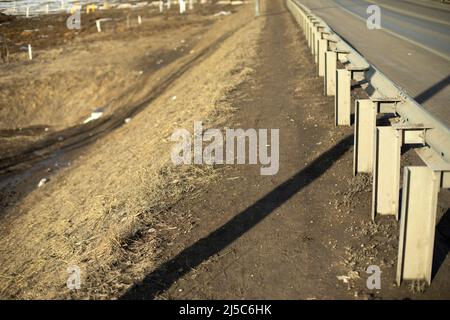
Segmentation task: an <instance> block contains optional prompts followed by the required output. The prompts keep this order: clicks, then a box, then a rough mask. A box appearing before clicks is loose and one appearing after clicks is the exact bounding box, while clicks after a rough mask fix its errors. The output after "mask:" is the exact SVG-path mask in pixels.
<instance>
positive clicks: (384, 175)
mask: <svg viewBox="0 0 450 320" xmlns="http://www.w3.org/2000/svg"><path fill="white" fill-rule="evenodd" d="M401 139H402V137H401V135H400V133H399V131H398V130H396V129H395V128H394V127H391V126H387V127H377V128H376V134H375V149H374V167H373V192H372V220H374V219H375V215H376V214H381V215H390V214H393V215H397V214H398V190H399V187H400V186H399V183H400V148H401V145H402V141H401Z"/></svg>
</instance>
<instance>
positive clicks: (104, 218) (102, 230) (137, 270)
mask: <svg viewBox="0 0 450 320" xmlns="http://www.w3.org/2000/svg"><path fill="white" fill-rule="evenodd" d="M251 9H252V8H245V9H243V10H241V12H239V13H237V14H235V15H233V16H231V17H230V19H228V20H226V22H225V21H224V23H222V24H219V25H217V26H216V28H215V30H213V31H212V32H214V33H216V34H225V33H226V32H228V31H230V30H231V29H232V28H235V27H236V26H239V25H241V26H244V24H247V23H249V22H250V21H251V22H250V23H249V24H248V25H247V26H245V27H244V28H243V29H241V30H240V31H239V32H238V33H236V34H234V35H233V36H232V37H231V38H229V39H227V40H226V41H224V42H223V44H222V45H221V46H220V48H219V49H218V50H217V51H216V52H214V53H213V54H212V55H211V56H210V57H208V58H207V59H206V60H204V61H203V62H202V63H201V64H200V65H198V66H197V67H195V68H194V69H192V70H191V71H190V72H188V73H187V74H185V75H184V76H182V77H181V78H180V79H178V80H177V81H176V83H175V84H174V85H173V86H172V88H170V90H167V91H166V92H165V93H164V94H162V95H161V96H160V97H159V98H158V99H157V100H156V101H154V102H153V103H152V104H151V105H149V106H148V107H147V108H146V109H145V110H144V111H142V112H141V113H140V114H138V115H137V116H136V117H135V118H133V119H132V120H131V122H130V123H129V124H127V125H125V126H123V127H121V128H120V129H118V130H116V131H115V132H113V133H111V134H110V135H108V136H107V137H105V138H104V139H103V140H101V141H99V142H97V143H96V144H94V145H93V146H92V147H91V148H89V150H88V151H87V153H86V154H85V155H84V156H83V157H82V158H80V159H76V160H75V161H74V163H73V164H72V166H71V167H69V168H68V169H65V170H63V171H61V172H58V173H57V174H56V175H55V176H53V177H52V179H51V181H50V182H49V183H47V184H46V185H45V186H44V187H43V188H39V189H37V190H35V191H34V192H32V193H30V194H29V195H27V196H26V197H25V198H24V199H23V201H22V203H21V204H20V206H18V207H17V208H16V210H15V211H16V212H15V213H14V214H13V215H10V216H8V217H7V218H5V219H3V220H2V221H1V222H0V257H1V261H2V263H1V264H0V277H1V278H2V281H1V282H0V296H1V297H2V298H25V299H35V298H50V299H51V298H70V297H72V298H95V299H103V298H113V297H117V296H118V295H120V293H121V292H123V291H124V290H125V289H126V288H128V287H129V286H130V285H131V284H132V283H133V282H134V281H136V280H138V279H139V278H141V277H143V276H145V274H146V273H147V272H148V270H151V269H152V268H153V267H154V266H155V265H156V264H158V263H159V261H157V257H158V252H160V250H163V249H164V245H165V244H164V243H163V241H164V237H165V236H164V235H165V234H166V233H168V232H171V230H175V229H173V228H177V225H179V224H180V223H183V221H184V220H185V218H186V217H183V215H180V216H174V215H173V214H171V207H172V206H173V205H174V204H175V203H176V202H177V201H178V200H180V199H182V198H183V197H187V196H193V195H195V192H199V191H198V187H199V186H201V185H202V184H204V183H207V182H208V181H210V180H211V179H214V178H215V177H216V176H217V171H216V170H215V169H214V168H212V167H208V166H200V167H197V166H188V167H184V166H180V167H174V166H173V165H172V164H171V162H170V148H171V145H172V144H171V143H170V141H169V137H170V135H171V133H172V132H173V131H174V129H176V128H180V127H181V128H186V129H189V130H191V131H192V125H193V122H194V121H197V120H202V121H203V122H204V124H205V125H207V126H213V125H216V124H219V123H226V122H227V120H228V119H229V117H230V116H231V114H232V110H233V106H232V105H231V104H230V103H229V102H228V100H227V99H226V96H227V94H228V93H229V92H230V91H232V90H233V88H235V87H236V86H238V85H239V84H240V83H242V82H243V81H246V79H248V77H249V76H250V74H251V69H250V67H249V65H250V64H251V61H252V60H253V59H254V58H255V56H256V52H255V43H256V39H257V37H258V34H259V31H260V30H261V28H262V24H263V21H264V19H263V18H261V19H257V20H253V14H252V10H251ZM236 70H237V71H236ZM174 95H176V96H177V98H176V99H172V97H173V96H174ZM196 190H197V191H196ZM144 235H145V243H141V245H139V246H136V243H139V241H140V240H141V239H142V238H143V236H144ZM70 265H77V266H79V267H80V269H81V273H82V287H81V289H80V290H78V291H69V290H68V289H67V288H66V280H67V276H68V274H67V272H66V269H67V267H68V266H70Z"/></svg>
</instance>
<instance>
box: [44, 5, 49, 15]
mask: <svg viewBox="0 0 450 320" xmlns="http://www.w3.org/2000/svg"><path fill="white" fill-rule="evenodd" d="M48 11H49V7H48V4H47V5H46V6H45V13H46V14H48Z"/></svg>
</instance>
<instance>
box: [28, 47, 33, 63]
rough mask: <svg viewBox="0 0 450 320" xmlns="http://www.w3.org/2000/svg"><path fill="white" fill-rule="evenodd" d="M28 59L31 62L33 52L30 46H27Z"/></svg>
mask: <svg viewBox="0 0 450 320" xmlns="http://www.w3.org/2000/svg"><path fill="white" fill-rule="evenodd" d="M28 58H29V59H30V60H33V52H32V51H31V44H29V45H28Z"/></svg>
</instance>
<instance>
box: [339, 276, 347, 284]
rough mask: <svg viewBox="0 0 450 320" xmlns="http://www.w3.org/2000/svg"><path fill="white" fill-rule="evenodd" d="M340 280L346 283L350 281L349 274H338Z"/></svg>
mask: <svg viewBox="0 0 450 320" xmlns="http://www.w3.org/2000/svg"><path fill="white" fill-rule="evenodd" d="M336 278H337V279H338V280H339V281H343V282H344V283H348V280H350V277H349V276H337V277H336Z"/></svg>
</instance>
